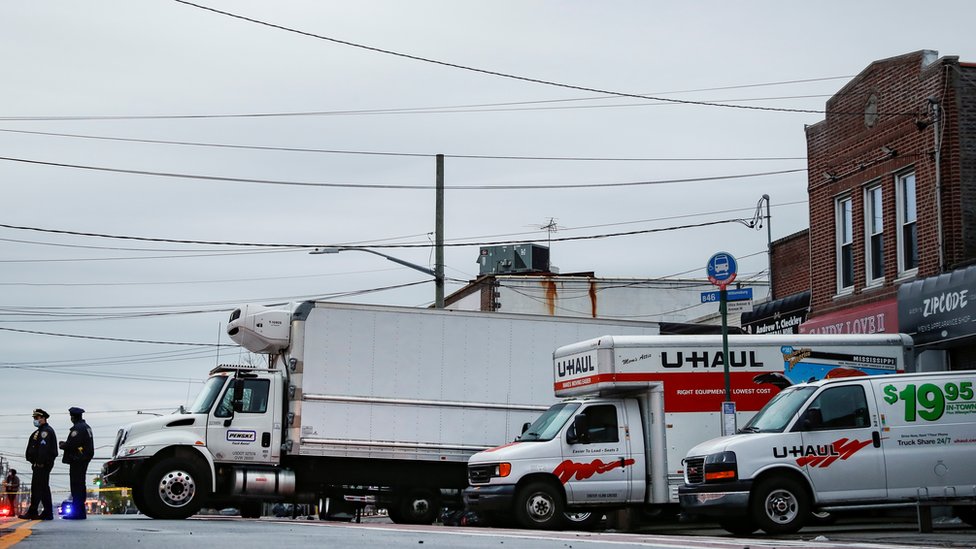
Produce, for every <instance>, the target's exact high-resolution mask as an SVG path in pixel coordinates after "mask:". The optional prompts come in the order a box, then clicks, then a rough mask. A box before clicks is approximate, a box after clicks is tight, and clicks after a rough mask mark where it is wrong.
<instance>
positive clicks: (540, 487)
mask: <svg viewBox="0 0 976 549" xmlns="http://www.w3.org/2000/svg"><path fill="white" fill-rule="evenodd" d="M564 507H565V504H564V503H563V495H562V493H561V492H560V491H559V490H558V489H557V488H555V487H553V485H551V484H549V483H548V482H533V483H532V484H529V485H528V486H526V487H525V488H522V489H521V490H519V493H518V496H516V498H515V519H516V520H518V522H519V524H521V525H522V526H523V527H525V528H536V529H540V530H556V529H558V528H560V527H561V526H562V525H563V521H564V520H565V517H564V516H563V508H564Z"/></svg>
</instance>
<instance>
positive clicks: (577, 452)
mask: <svg viewBox="0 0 976 549" xmlns="http://www.w3.org/2000/svg"><path fill="white" fill-rule="evenodd" d="M626 425H627V421H626V416H625V411H624V406H623V403H622V402H620V401H613V402H610V403H607V402H600V403H593V404H590V405H585V406H584V407H582V408H581V409H580V410H579V412H577V415H576V417H575V419H574V420H573V422H572V423H571V424H570V426H569V428H568V429H567V431H566V435H565V436H564V440H563V461H562V462H561V463H560V464H559V465H558V466H557V467H556V470H555V471H554V474H555V475H556V476H557V477H558V478H559V480H560V481H561V482H562V483H563V485H564V486H565V487H566V498H567V500H568V501H569V503H571V504H575V505H587V504H598V503H612V502H626V501H627V500H628V498H629V496H630V477H631V471H632V470H634V469H635V467H634V465H635V461H634V458H633V456H632V455H631V453H630V449H629V442H630V441H629V439H628V437H627V436H626V433H625V429H626Z"/></svg>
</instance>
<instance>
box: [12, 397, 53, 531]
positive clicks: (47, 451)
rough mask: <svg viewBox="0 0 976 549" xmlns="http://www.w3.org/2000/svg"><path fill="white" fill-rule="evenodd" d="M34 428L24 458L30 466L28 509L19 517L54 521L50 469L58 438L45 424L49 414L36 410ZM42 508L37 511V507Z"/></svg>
mask: <svg viewBox="0 0 976 549" xmlns="http://www.w3.org/2000/svg"><path fill="white" fill-rule="evenodd" d="M32 415H33V416H34V427H37V430H36V431H34V434H32V435H31V436H30V438H29V439H27V453H26V454H25V457H26V458H27V461H28V462H29V463H30V464H31V473H32V476H31V496H30V507H28V508H27V512H26V513H24V514H23V515H20V518H22V519H29V520H35V519H40V520H54V505H52V504H51V485H50V482H51V469H53V468H54V460H55V459H56V458H57V457H58V437H57V435H55V434H54V429H52V428H51V426H50V425H48V424H47V418H49V417H51V416H50V414H48V413H47V412H45V411H44V410H41V409H40V408H36V409H35V410H34V413H33V414H32ZM39 505H40V506H41V507H43V508H44V511H43V512H39V511H38V506H39Z"/></svg>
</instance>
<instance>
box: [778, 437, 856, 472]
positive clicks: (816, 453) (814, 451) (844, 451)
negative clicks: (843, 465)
mask: <svg viewBox="0 0 976 549" xmlns="http://www.w3.org/2000/svg"><path fill="white" fill-rule="evenodd" d="M868 444H871V440H870V439H868V440H864V441H861V440H856V439H855V440H849V439H846V438H841V439H837V440H835V441H834V442H832V443H830V444H818V445H813V444H809V445H807V446H792V447H789V446H780V447H778V448H773V457H775V458H777V459H783V458H787V457H795V458H796V464H797V465H799V466H800V467H806V466H810V467H830V465H831V464H833V463H834V462H835V461H837V460H846V459H848V458H850V457H851V456H853V455H854V454H856V453H857V452H858V451H859V450H860V449H861V448H864V447H865V446H867V445H868Z"/></svg>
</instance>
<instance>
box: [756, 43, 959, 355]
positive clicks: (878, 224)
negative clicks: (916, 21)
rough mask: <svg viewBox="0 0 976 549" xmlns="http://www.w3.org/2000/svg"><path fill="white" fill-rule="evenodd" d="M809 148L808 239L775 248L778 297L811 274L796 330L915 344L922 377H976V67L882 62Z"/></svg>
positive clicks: (927, 59) (850, 89) (847, 92)
mask: <svg viewBox="0 0 976 549" xmlns="http://www.w3.org/2000/svg"><path fill="white" fill-rule="evenodd" d="M806 137H807V158H808V160H807V162H808V167H809V173H808V193H809V203H810V225H811V227H810V229H809V232H807V233H798V234H797V235H793V237H787V239H783V240H780V241H778V242H777V243H775V244H774V246H773V272H774V276H773V280H772V283H773V284H772V292H773V295H774V297H782V296H785V295H796V294H798V293H800V291H801V289H800V288H798V286H797V284H798V282H797V281H798V280H800V279H801V278H802V272H803V270H804V269H808V270H809V278H808V280H809V284H808V286H807V289H808V290H809V309H808V311H807V318H806V320H805V321H804V322H803V323H802V324H801V325H800V327H799V331H800V332H806V333H876V332H903V333H909V334H911V335H912V336H913V337H914V338H915V342H916V346H917V348H918V350H920V351H928V350H932V351H935V352H933V353H928V352H924V353H922V355H924V358H923V359H922V360H921V362H920V369H946V368H969V367H976V293H972V294H971V296H970V292H969V290H970V288H971V287H972V289H973V290H974V291H976V287H974V286H976V270H974V269H976V64H972V63H961V62H960V61H959V59H958V58H957V57H952V56H947V57H942V58H939V57H938V54H937V53H936V52H933V51H928V50H923V51H918V52H913V53H909V54H905V55H900V56H898V57H892V58H889V59H883V60H879V61H875V62H874V63H871V64H870V65H869V66H868V67H867V68H866V69H864V70H863V71H862V72H861V73H860V74H859V75H858V76H856V77H855V78H854V79H852V80H851V82H850V83H848V84H847V85H846V86H844V87H843V88H842V89H841V90H840V91H839V92H838V93H837V94H835V95H834V96H833V97H831V98H830V99H829V100H828V101H827V104H826V116H825V119H824V120H823V121H822V122H819V123H817V124H813V125H811V126H808V127H806ZM804 240H806V241H807V242H808V243H809V256H808V260H807V261H806V262H804V261H803V260H802V259H800V258H797V253H798V252H797V250H798V248H801V247H802V245H803V241H804ZM790 258H793V260H792V261H795V262H796V263H797V264H798V265H799V266H798V267H797V266H796V265H791V259H790ZM777 271H785V272H779V273H778V272H777ZM800 285H801V286H802V284H800ZM967 297H971V299H967ZM744 325H745V319H744ZM970 325H972V326H970Z"/></svg>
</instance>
